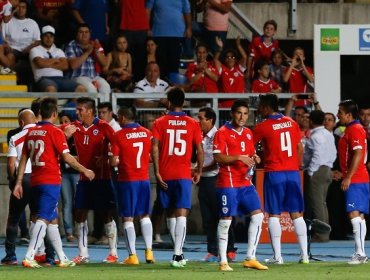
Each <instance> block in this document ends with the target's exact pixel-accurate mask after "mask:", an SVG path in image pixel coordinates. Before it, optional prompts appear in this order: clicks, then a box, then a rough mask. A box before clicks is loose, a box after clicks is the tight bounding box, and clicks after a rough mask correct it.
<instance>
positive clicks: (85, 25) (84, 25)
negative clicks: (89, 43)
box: [75, 23, 91, 36]
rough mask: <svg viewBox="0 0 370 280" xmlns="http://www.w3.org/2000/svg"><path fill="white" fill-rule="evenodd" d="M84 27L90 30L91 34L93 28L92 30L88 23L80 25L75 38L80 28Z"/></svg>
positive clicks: (77, 27)
mask: <svg viewBox="0 0 370 280" xmlns="http://www.w3.org/2000/svg"><path fill="white" fill-rule="evenodd" d="M84 27H86V28H87V29H89V31H90V32H91V28H90V26H89V25H88V24H87V23H79V24H77V26H76V34H75V36H77V34H78V31H79V30H80V28H84Z"/></svg>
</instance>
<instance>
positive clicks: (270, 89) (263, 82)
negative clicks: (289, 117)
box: [252, 59, 281, 93]
mask: <svg viewBox="0 0 370 280" xmlns="http://www.w3.org/2000/svg"><path fill="white" fill-rule="evenodd" d="M255 70H256V74H257V75H258V76H257V77H258V78H257V79H255V80H253V82H252V92H253V93H279V92H281V87H280V86H279V85H278V84H277V83H276V82H275V81H274V80H272V79H270V66H269V63H268V62H267V60H264V59H260V60H258V61H257V63H256V66H255Z"/></svg>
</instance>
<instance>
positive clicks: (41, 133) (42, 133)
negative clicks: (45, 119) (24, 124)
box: [28, 130, 47, 136]
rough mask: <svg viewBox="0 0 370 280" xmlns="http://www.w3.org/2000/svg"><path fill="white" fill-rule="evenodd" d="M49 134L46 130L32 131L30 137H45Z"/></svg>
mask: <svg viewBox="0 0 370 280" xmlns="http://www.w3.org/2000/svg"><path fill="white" fill-rule="evenodd" d="M46 133H47V131H46V130H32V131H30V133H29V134H28V135H29V136H34V135H37V136H45V135H46Z"/></svg>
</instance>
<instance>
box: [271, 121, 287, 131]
mask: <svg viewBox="0 0 370 280" xmlns="http://www.w3.org/2000/svg"><path fill="white" fill-rule="evenodd" d="M287 127H292V122H291V121H288V122H283V123H276V124H273V125H272V129H273V130H278V129H283V128H287Z"/></svg>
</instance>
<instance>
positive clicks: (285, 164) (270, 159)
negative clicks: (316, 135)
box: [253, 114, 301, 171]
mask: <svg viewBox="0 0 370 280" xmlns="http://www.w3.org/2000/svg"><path fill="white" fill-rule="evenodd" d="M253 134H254V142H255V143H257V142H258V141H262V146H263V155H264V159H265V165H264V169H265V171H295V170H299V155H298V149H297V147H298V144H299V143H300V142H301V131H300V129H299V126H298V124H297V123H296V122H295V121H293V120H292V119H291V118H289V117H286V116H284V115H282V114H276V115H270V116H268V117H267V119H266V120H264V121H263V122H261V123H259V124H257V125H256V127H255V128H254V130H253Z"/></svg>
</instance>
